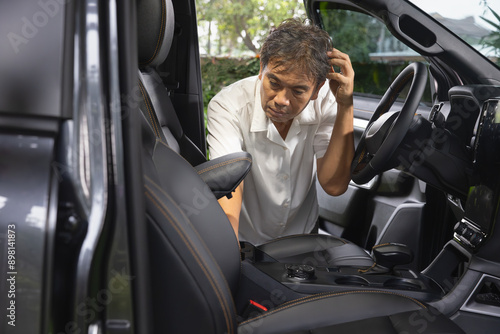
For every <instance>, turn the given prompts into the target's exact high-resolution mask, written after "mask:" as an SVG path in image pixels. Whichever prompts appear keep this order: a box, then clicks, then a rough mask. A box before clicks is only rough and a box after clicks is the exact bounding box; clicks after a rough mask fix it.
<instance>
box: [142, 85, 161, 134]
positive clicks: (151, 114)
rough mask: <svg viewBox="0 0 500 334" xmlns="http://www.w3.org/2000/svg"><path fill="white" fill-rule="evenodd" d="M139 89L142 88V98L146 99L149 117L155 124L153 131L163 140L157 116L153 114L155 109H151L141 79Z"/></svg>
mask: <svg viewBox="0 0 500 334" xmlns="http://www.w3.org/2000/svg"><path fill="white" fill-rule="evenodd" d="M139 89H140V90H141V94H142V98H143V99H144V102H145V103H146V108H148V115H149V119H150V120H151V124H152V125H153V131H154V133H155V136H156V138H158V139H159V140H160V141H161V137H160V132H159V130H158V128H157V124H156V117H155V116H154V114H153V110H152V109H151V105H150V104H149V99H148V97H147V96H146V90H145V88H144V86H143V84H142V82H141V80H139Z"/></svg>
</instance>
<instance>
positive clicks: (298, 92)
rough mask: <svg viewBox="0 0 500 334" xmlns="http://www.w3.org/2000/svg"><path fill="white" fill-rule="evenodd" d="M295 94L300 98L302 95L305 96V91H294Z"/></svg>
mask: <svg viewBox="0 0 500 334" xmlns="http://www.w3.org/2000/svg"><path fill="white" fill-rule="evenodd" d="M293 94H295V95H297V96H300V95H302V94H304V91H302V90H294V91H293Z"/></svg>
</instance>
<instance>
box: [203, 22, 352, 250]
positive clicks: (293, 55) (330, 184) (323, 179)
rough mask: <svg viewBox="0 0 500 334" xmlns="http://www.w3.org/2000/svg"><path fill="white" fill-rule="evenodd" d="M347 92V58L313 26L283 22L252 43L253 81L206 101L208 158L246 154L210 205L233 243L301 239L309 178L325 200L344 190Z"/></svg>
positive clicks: (312, 218) (313, 204)
mask: <svg viewBox="0 0 500 334" xmlns="http://www.w3.org/2000/svg"><path fill="white" fill-rule="evenodd" d="M334 67H337V68H340V72H335V71H334ZM327 81H328V84H327V85H325V82H327ZM353 85H354V71H353V69H352V65H351V62H350V60H349V56H348V55H346V54H344V53H342V52H340V51H338V50H336V49H332V47H331V39H330V37H329V35H328V34H327V33H326V32H324V31H323V30H321V29H320V28H318V27H316V26H314V25H310V24H307V23H303V22H301V21H299V20H295V19H291V20H286V21H284V22H283V23H282V24H281V25H280V26H279V27H278V28H276V29H275V30H274V31H273V32H271V34H270V35H269V36H268V37H267V39H266V41H265V42H264V44H263V45H262V49H261V54H260V72H259V75H258V76H256V77H250V78H246V79H243V80H240V81H238V82H236V83H234V84H232V85H230V86H228V87H226V88H224V89H223V90H222V91H221V92H220V93H219V94H217V95H216V96H215V97H214V98H213V99H212V100H211V101H210V104H209V106H208V145H209V151H210V156H211V158H216V157H218V156H221V155H225V154H228V153H232V152H237V151H247V152H249V153H250V154H251V155H252V157H253V165H252V170H251V172H250V173H249V174H248V176H247V177H246V178H245V181H244V182H243V183H242V184H241V185H240V186H238V188H237V189H236V191H235V192H234V193H233V197H232V198H231V199H227V198H222V199H220V200H219V203H220V204H221V206H222V208H223V209H224V211H225V212H226V214H227V216H228V218H229V220H230V222H231V225H232V226H233V228H234V231H235V233H236V236H239V239H240V240H244V241H248V242H250V243H253V244H256V245H257V244H261V243H263V242H265V241H267V240H271V239H275V238H277V237H281V236H286V235H291V234H300V233H310V232H311V231H312V230H313V228H314V227H315V224H316V221H317V218H318V204H317V196H316V188H315V178H316V175H317V178H318V181H319V183H320V184H321V186H322V187H323V189H324V190H325V191H326V192H327V193H328V194H330V195H333V196H336V195H340V194H342V193H344V192H345V191H346V189H347V186H348V184H349V181H350V165H351V161H352V158H353V155H354V141H353V97H352V94H353Z"/></svg>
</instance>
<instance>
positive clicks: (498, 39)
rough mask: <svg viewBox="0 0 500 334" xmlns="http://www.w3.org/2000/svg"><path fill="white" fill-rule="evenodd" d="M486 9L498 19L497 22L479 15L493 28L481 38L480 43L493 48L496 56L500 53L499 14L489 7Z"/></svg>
mask: <svg viewBox="0 0 500 334" xmlns="http://www.w3.org/2000/svg"><path fill="white" fill-rule="evenodd" d="M488 9H489V10H490V11H491V13H492V14H493V16H495V19H496V20H497V21H498V22H497V23H495V22H493V21H491V20H489V19H487V18H484V17H481V18H482V19H483V20H484V21H485V22H487V23H488V24H490V25H491V26H492V27H493V28H494V29H496V30H493V31H492V32H491V33H490V34H489V35H488V36H487V37H486V38H483V39H482V43H483V45H485V46H489V47H492V48H494V50H495V54H496V56H499V55H500V15H499V14H498V13H497V12H495V11H494V10H493V9H491V7H488ZM497 62H498V61H497Z"/></svg>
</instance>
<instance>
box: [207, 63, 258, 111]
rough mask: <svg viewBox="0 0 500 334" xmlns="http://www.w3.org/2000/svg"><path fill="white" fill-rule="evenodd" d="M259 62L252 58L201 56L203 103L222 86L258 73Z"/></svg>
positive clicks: (208, 100)
mask: <svg viewBox="0 0 500 334" xmlns="http://www.w3.org/2000/svg"><path fill="white" fill-rule="evenodd" d="M259 69H260V63H259V59H258V58H256V57H252V58H240V59H236V58H216V57H206V58H201V82H202V87H203V104H204V106H205V109H206V107H207V105H208V102H210V100H211V99H212V97H214V96H215V94H217V93H218V92H219V91H220V90H221V89H222V88H224V87H226V86H229V85H230V84H232V83H233V82H235V81H238V80H240V79H243V78H246V77H249V76H252V75H257V74H259Z"/></svg>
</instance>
